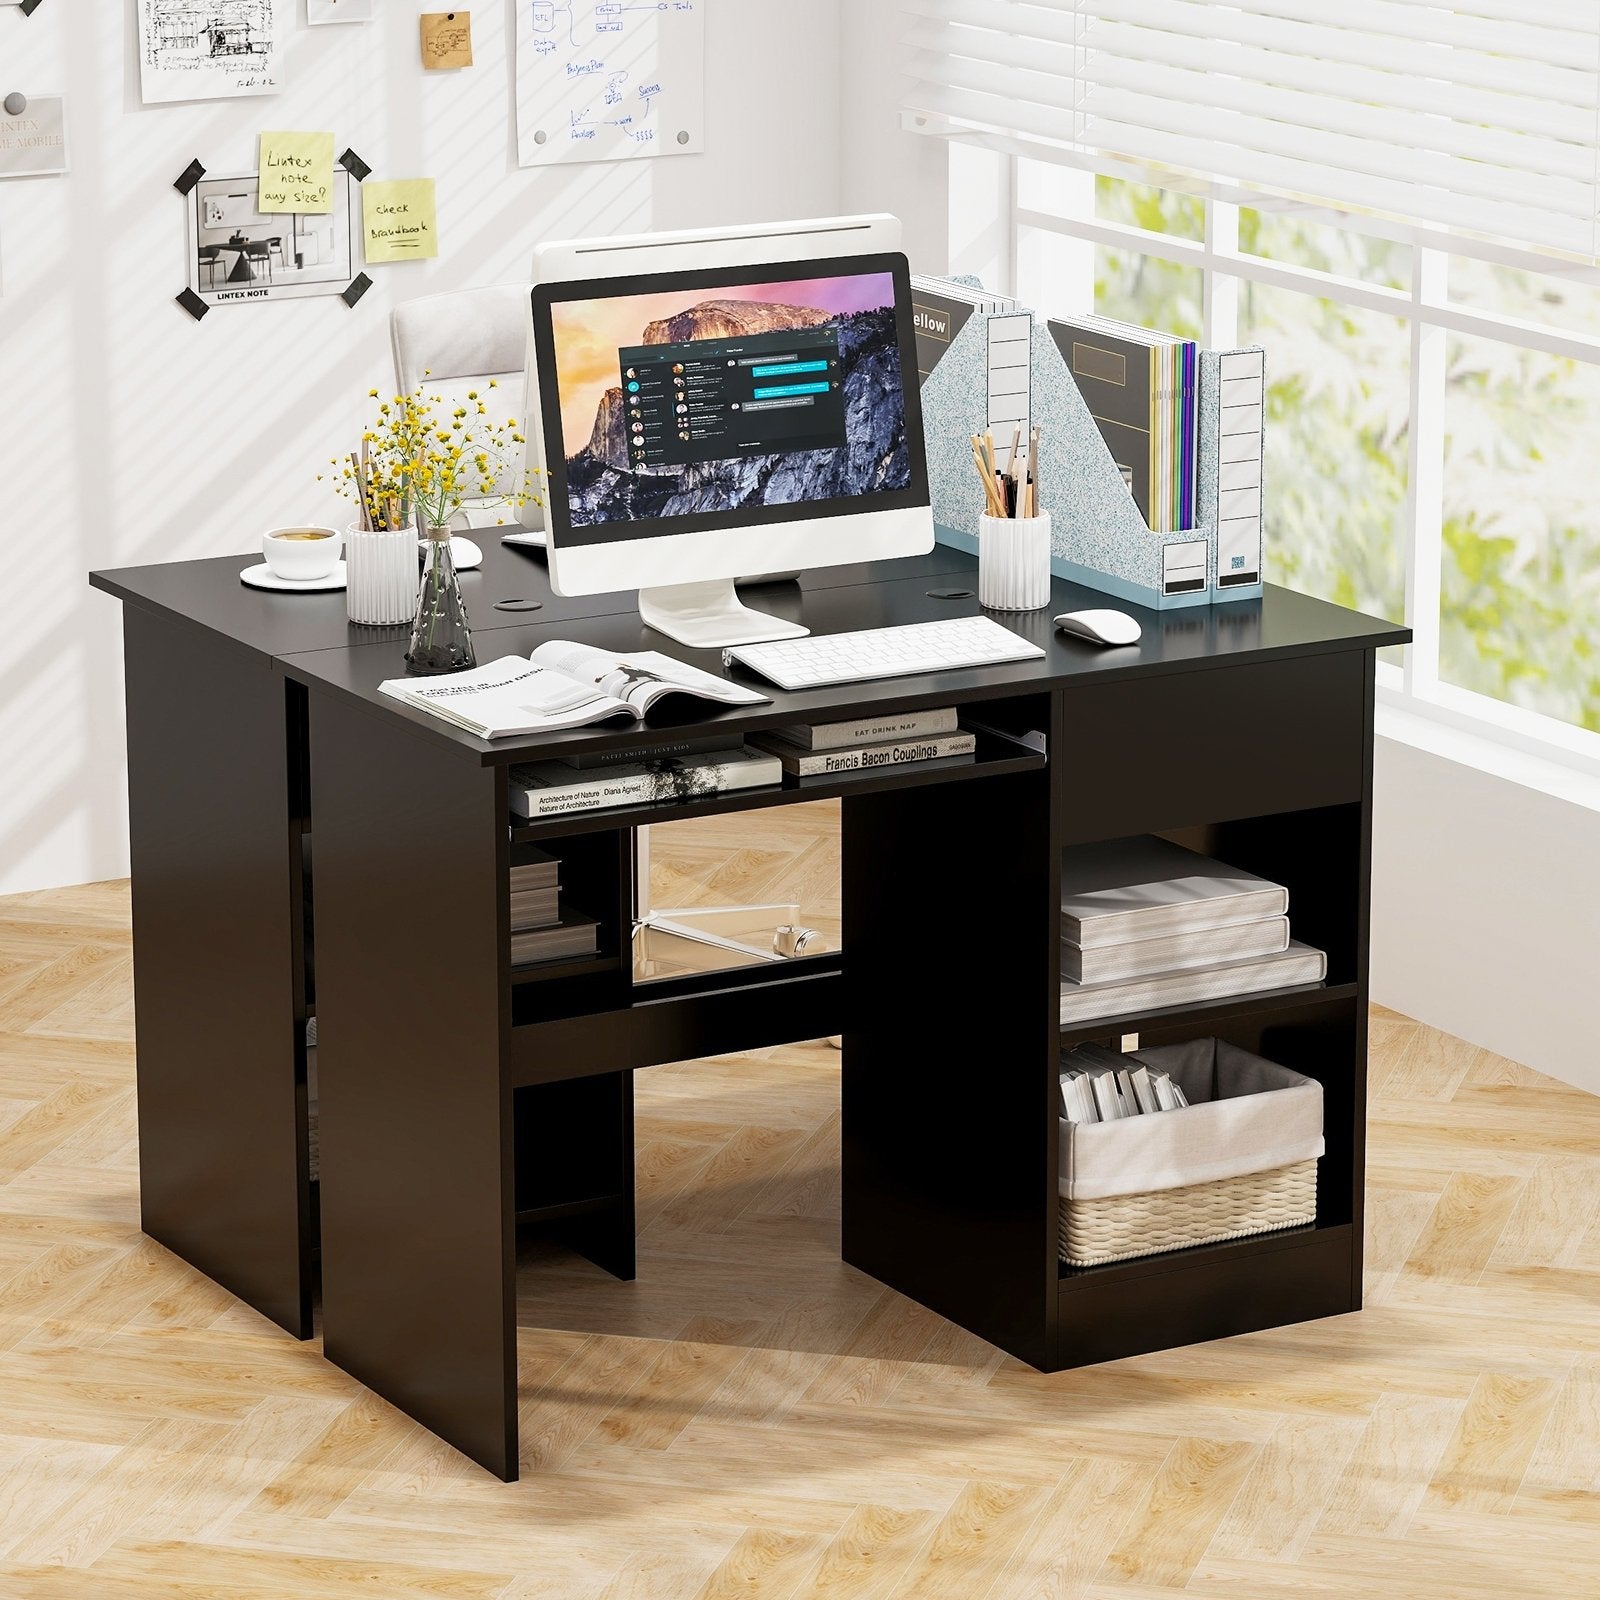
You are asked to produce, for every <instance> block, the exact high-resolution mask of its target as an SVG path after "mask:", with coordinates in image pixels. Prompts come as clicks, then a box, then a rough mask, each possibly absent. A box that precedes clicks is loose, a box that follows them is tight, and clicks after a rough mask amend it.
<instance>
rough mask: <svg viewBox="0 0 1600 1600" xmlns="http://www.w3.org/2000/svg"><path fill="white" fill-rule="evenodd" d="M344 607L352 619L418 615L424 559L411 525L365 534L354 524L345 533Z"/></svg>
mask: <svg viewBox="0 0 1600 1600" xmlns="http://www.w3.org/2000/svg"><path fill="white" fill-rule="evenodd" d="M344 569H345V608H346V610H347V611H348V612H349V613H350V620H351V621H352V622H365V623H373V624H380V623H381V624H388V625H389V626H393V625H394V624H396V623H400V622H410V621H411V620H412V618H414V617H415V616H416V614H417V588H418V585H419V582H420V575H421V562H420V560H419V558H418V555H417V535H416V533H415V531H414V530H413V529H411V528H396V529H394V530H393V531H392V532H381V533H366V532H363V530H362V529H361V528H360V527H359V526H358V525H357V524H355V523H353V522H352V523H351V524H350V527H349V528H348V529H347V530H346V532H345V536H344Z"/></svg>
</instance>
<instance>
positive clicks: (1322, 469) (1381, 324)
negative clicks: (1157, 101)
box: [951, 151, 1600, 768]
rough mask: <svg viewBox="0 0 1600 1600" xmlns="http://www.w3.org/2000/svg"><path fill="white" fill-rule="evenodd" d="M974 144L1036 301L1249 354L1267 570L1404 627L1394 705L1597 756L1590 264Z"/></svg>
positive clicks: (1599, 527) (1391, 691)
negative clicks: (1437, 240) (1264, 376)
mask: <svg viewBox="0 0 1600 1600" xmlns="http://www.w3.org/2000/svg"><path fill="white" fill-rule="evenodd" d="M970 156H971V152H970V151H969V152H968V157H969V159H968V161H967V162H966V163H965V164H964V166H963V167H962V169H961V170H962V171H963V172H964V173H965V174H967V178H966V180H965V182H964V183H961V184H957V185H955V186H954V192H953V193H952V196H951V209H952V214H955V213H957V212H960V213H961V214H962V215H963V216H964V218H965V219H966V222H965V225H966V227H967V228H968V229H969V230H972V229H974V222H973V212H974V208H980V209H981V208H982V207H984V206H985V205H987V206H988V207H989V208H990V211H991V212H992V213H993V215H992V217H991V218H990V220H989V225H988V226H987V228H986V230H985V236H986V237H988V238H990V239H992V238H994V237H996V236H997V235H998V236H1004V237H1009V238H1010V240H1011V241H1012V242H1011V246H1010V253H1009V255H1008V254H1007V253H1006V252H1005V251H1004V250H1001V251H999V252H997V253H992V254H991V257H990V260H989V262H988V263H987V266H988V270H989V275H990V276H991V277H993V276H995V273H996V264H997V263H998V264H999V270H1000V271H1001V272H1002V273H1003V272H1004V271H1005V269H1006V267H1007V266H1008V265H1009V266H1012V267H1013V268H1014V270H1013V271H1012V272H1011V277H1012V279H1013V286H1014V287H1015V288H1016V290H1017V292H1018V293H1019V294H1021V295H1022V296H1023V298H1024V299H1025V300H1026V301H1027V303H1029V304H1031V305H1033V306H1035V307H1036V308H1037V309H1039V310H1042V311H1052V310H1088V309H1095V310H1098V311H1101V312H1103V313H1105V314H1107V315H1110V316H1116V317H1124V318H1128V319H1130V320H1135V321H1140V322H1144V323H1147V324H1149V325H1151V326H1156V327H1161V328H1165V329H1167V330H1168V331H1171V332H1173V333H1179V334H1183V335H1185V336H1189V337H1195V336H1198V337H1202V338H1204V339H1206V340H1207V341H1208V342H1210V343H1212V344H1214V345H1228V344H1233V343H1259V344H1261V345H1263V346H1264V347H1265V349H1266V351H1267V372H1268V382H1269V395H1268V418H1269V420H1268V435H1267V438H1268V461H1269V468H1268V477H1267V497H1266V505H1267V519H1268V532H1267V557H1268V577H1269V579H1270V580H1271V581H1274V582H1277V583H1282V584H1285V585H1288V586H1289V587H1292V588H1297V589H1301V590H1303V591H1305V592H1307V593H1311V594H1317V595H1321V596H1323V597H1325V598H1328V599H1331V600H1334V601H1337V602H1338V603H1340V604H1342V605H1349V606H1355V607H1357V608H1359V609H1362V610H1366V611H1371V612H1374V613H1376V614H1378V615H1381V616H1385V617H1389V618H1391V619H1394V620H1404V621H1406V622H1408V623H1409V625H1410V626H1411V627H1412V628H1413V629H1414V630H1415V633H1416V642H1415V643H1414V644H1413V645H1411V646H1409V647H1407V649H1406V650H1405V652H1404V653H1403V656H1402V654H1401V652H1385V655H1386V656H1389V655H1393V656H1395V657H1396V659H1395V660H1393V661H1385V662H1383V663H1381V664H1380V669H1379V674H1380V684H1381V685H1382V687H1383V691H1384V694H1385V697H1386V698H1394V699H1400V700H1403V701H1405V702H1406V703H1409V704H1411V705H1413V706H1414V707H1417V708H1421V709H1424V710H1428V711H1430V712H1432V713H1434V714H1437V715H1440V716H1445V717H1447V718H1449V719H1450V720H1455V721H1460V720H1461V719H1462V718H1467V719H1470V720H1471V722H1472V723H1473V725H1475V726H1479V727H1483V728H1486V729H1489V730H1491V731H1493V732H1495V733H1496V734H1497V735H1500V736H1510V737H1513V738H1515V739H1516V740H1517V741H1518V742H1522V743H1527V742H1529V741H1534V742H1537V743H1538V744H1539V745H1541V746H1550V747H1554V748H1556V749H1558V750H1560V751H1562V752H1564V753H1565V755H1566V756H1567V758H1569V759H1576V760H1577V761H1578V763H1579V764H1580V765H1584V766H1594V767H1596V768H1600V495H1597V493H1596V492H1595V486H1596V482H1597V477H1600V455H1597V451H1596V440H1597V439H1600V270H1597V269H1595V268H1593V267H1587V268H1586V267H1583V266H1581V265H1579V266H1563V265H1560V264H1558V263H1552V266H1551V270H1549V271H1548V272H1546V271H1540V270H1537V269H1535V268H1530V267H1527V266H1522V265H1518V266H1511V265H1505V264H1501V263H1498V262H1495V261H1492V260H1478V259H1469V258H1466V257H1455V256H1451V255H1448V254H1446V253H1444V252H1443V251H1442V250H1440V249H1437V248H1433V247H1432V245H1431V244H1429V243H1425V242H1419V241H1418V239H1416V238H1415V237H1407V236H1406V234H1405V230H1403V229H1398V228H1395V227H1393V226H1390V225H1388V224H1385V223H1384V222H1383V221H1382V219H1381V218H1373V217H1370V216H1361V217H1356V216H1351V217H1345V218H1341V217H1340V216H1339V215H1338V214H1337V213H1335V212H1332V211H1330V210H1329V209H1327V208H1325V207H1322V208H1316V209H1315V210H1313V209H1312V208H1310V207H1305V206H1301V207H1296V206H1294V205H1292V204H1290V203H1288V202H1285V203H1284V204H1282V205H1280V206H1277V207H1274V208H1272V209H1270V210H1269V209H1266V208H1265V207H1263V209H1260V210H1257V209H1253V208H1251V207H1245V206H1237V205H1235V204H1232V203H1230V202H1228V201H1225V200H1222V199H1218V198H1205V199H1202V198H1197V197H1196V196H1194V195H1192V194H1186V193H1181V192H1179V191H1178V190H1176V189H1165V188H1160V187H1152V186H1151V185H1149V184H1145V183H1139V182H1135V181H1133V180H1132V179H1125V178H1118V177H1110V176H1104V175H1102V176H1097V177H1091V176H1089V174H1087V173H1082V172H1077V171H1072V170H1070V169H1065V168H1059V167H1055V166H1053V164H1052V163H1050V162H1048V161H1044V160H1038V159H1034V158H1032V157H1029V156H1021V155H1005V154H988V155H986V156H985V158H984V159H985V160H987V161H988V162H989V163H990V164H991V166H990V169H989V171H988V173H987V174H984V173H982V171H981V168H976V167H974V165H973V164H972V162H971V160H970ZM996 169H999V171H998V173H997V172H996ZM974 174H977V175H978V176H980V177H981V179H982V181H981V182H980V183H973V182H972V181H971V178H972V176H973V175H974ZM1523 259H1524V260H1525V259H1527V258H1526V257H1523ZM956 265H957V267H958V268H959V267H960V265H961V263H960V262H959V261H958V262H957V263H956ZM997 286H1000V287H1005V286H1007V285H1003V284H1002V285H997ZM1091 301H1092V305H1091V303H1090V302H1091Z"/></svg>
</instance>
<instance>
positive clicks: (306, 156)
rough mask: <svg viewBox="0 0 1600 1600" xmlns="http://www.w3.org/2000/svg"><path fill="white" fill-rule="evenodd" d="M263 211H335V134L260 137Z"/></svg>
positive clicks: (261, 209)
mask: <svg viewBox="0 0 1600 1600" xmlns="http://www.w3.org/2000/svg"><path fill="white" fill-rule="evenodd" d="M259 170H260V173H261V185H260V197H259V199H258V201H257V209H258V210H260V211H304V212H313V213H321V212H326V211H332V210H333V135H332V134H331V133H283V132H274V133H263V134H262V135H261V155H260V166H259Z"/></svg>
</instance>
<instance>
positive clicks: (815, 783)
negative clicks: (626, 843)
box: [508, 729, 1047, 844]
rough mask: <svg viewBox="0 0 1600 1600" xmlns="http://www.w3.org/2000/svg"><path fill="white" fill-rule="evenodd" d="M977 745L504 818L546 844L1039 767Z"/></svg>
mask: <svg viewBox="0 0 1600 1600" xmlns="http://www.w3.org/2000/svg"><path fill="white" fill-rule="evenodd" d="M974 734H975V748H974V751H973V753H972V755H970V756H954V757H949V758H947V759H944V760H933V761H918V762H912V763H909V764H907V765H904V766H894V767H879V768H873V769H869V770H864V771H863V770H857V771H854V772H839V773H830V774H827V775H824V776H819V777H813V778H799V777H794V776H792V775H790V774H788V773H785V774H784V777H783V781H782V782H781V783H775V784H769V785H766V786H765V787H762V788H759V789H739V790H734V791H733V792H731V793H727V794H717V795H706V796H702V797H690V798H687V799H683V800H676V799H674V800H663V801H652V802H645V803H641V804H638V805H623V806H611V807H609V808H607V809H605V810H599V811H577V812H571V813H568V814H566V815H564V816H558V817H545V818H540V819H537V820H529V819H528V818H526V817H518V816H514V815H513V816H511V817H509V818H508V825H509V827H510V834H511V841H512V843H513V844H524V843H534V842H545V841H549V840H552V839H557V838H564V837H571V836H574V835H579V834H589V833H604V832H611V831H615V830H618V829H623V830H626V829H629V828H641V827H647V826H649V825H651V824H653V823H661V822H673V821H678V820H682V819H684V818H687V817H710V816H719V815H722V814H725V813H728V812H734V811H754V810H759V809H761V808H763V807H766V806H774V805H785V804H791V803H794V802H798V801H806V800H828V799H833V798H843V797H846V796H849V795H853V794H874V793H879V792H881V791H884V790H889V789H910V788H917V787H920V786H923V785H926V784H946V783H952V782H954V783H961V782H967V781H969V780H979V781H981V780H982V779H985V778H992V777H1003V776H1008V775H1010V774H1013V773H1018V772H1033V771H1042V770H1043V769H1044V767H1045V766H1046V765H1047V759H1046V757H1045V756H1043V755H1041V754H1039V753H1037V752H1036V751H1033V750H1029V749H1027V748H1026V747H1024V746H1022V745H1019V744H1018V743H1016V742H1015V741H1014V740H1013V739H1010V738H1007V737H1004V736H1002V735H999V734H996V733H992V732H989V731H988V730H986V729H977V730H974Z"/></svg>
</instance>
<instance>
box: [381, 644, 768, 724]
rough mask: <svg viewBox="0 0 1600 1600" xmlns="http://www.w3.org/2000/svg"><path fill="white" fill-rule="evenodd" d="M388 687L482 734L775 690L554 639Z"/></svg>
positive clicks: (749, 697)
mask: <svg viewBox="0 0 1600 1600" xmlns="http://www.w3.org/2000/svg"><path fill="white" fill-rule="evenodd" d="M378 692H379V693H380V694H386V695H388V696H390V697H391V698H392V699H395V700H399V701H401V702H402V703H403V704H405V705H408V706H413V707H415V708H416V709H417V710H419V711H426V712H428V713H429V714H430V715H432V716H435V717H440V718H443V720H444V721H446V722H450V723H454V724H455V726H456V727H458V728H464V729H466V731H467V732H468V733H475V734H477V736H478V737H479V738H480V739H509V738H514V737H516V736H517V735H520V734H529V733H547V732H550V731H552V730H554V729H557V728H581V727H588V726H591V725H593V724H596V723H603V722H637V721H639V720H640V719H641V718H642V717H643V716H644V715H645V714H646V712H648V711H649V710H650V709H651V707H653V706H654V705H655V704H656V703H657V702H658V701H660V700H664V699H666V698H667V697H668V696H670V695H688V696H691V697H694V698H698V699H701V700H713V701H716V702H717V703H718V704H720V705H729V706H750V705H762V704H765V703H766V702H767V701H768V700H770V698H771V697H770V696H769V695H764V694H762V693H761V692H760V691H759V690H756V689H750V688H747V687H745V686H744V685H743V684H737V683H730V682H729V681H728V680H727V679H726V678H717V677H713V676H712V674H711V673H709V672H702V671H701V670H700V669H699V668H698V667H691V666H689V665H687V664H686V663H685V662H682V661H678V660H676V659H674V658H673V657H672V656H664V655H662V654H660V653H659V652H658V651H655V650H637V651H634V652H632V653H630V654H623V653H621V652H618V651H614V650H596V649H594V648H593V647H592V646H590V645H586V644H573V643H571V642H570V641H568V640H563V639H550V640H547V641H546V642H545V643H544V644H542V645H540V646H539V648H538V649H537V650H535V651H534V652H533V654H532V655H531V656H501V657H500V658H499V660H497V661H491V662H488V663H487V664H486V665H484V666H481V667H472V668H470V669H469V670H468V671H466V672H452V673H449V674H447V675H445V676H442V677H437V678H389V679H387V680H385V681H384V682H383V683H380V684H379V685H378Z"/></svg>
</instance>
